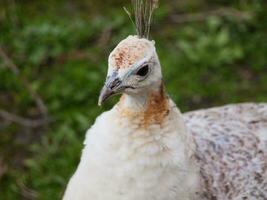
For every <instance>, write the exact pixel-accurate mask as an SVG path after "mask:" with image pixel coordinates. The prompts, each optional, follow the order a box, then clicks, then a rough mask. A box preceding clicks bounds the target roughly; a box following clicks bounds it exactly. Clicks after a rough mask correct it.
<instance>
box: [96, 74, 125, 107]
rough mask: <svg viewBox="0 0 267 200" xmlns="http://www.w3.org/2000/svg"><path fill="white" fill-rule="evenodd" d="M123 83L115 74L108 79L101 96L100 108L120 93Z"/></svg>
mask: <svg viewBox="0 0 267 200" xmlns="http://www.w3.org/2000/svg"><path fill="white" fill-rule="evenodd" d="M121 82H122V81H121V80H120V79H119V78H118V77H117V73H113V74H112V75H111V76H108V77H107V80H106V83H105V85H104V87H103V88H102V90H101V92H100V95H99V99H98V105H99V106H101V105H102V103H104V102H105V101H106V100H107V99H108V98H109V97H111V96H113V95H115V94H118V93H119V89H120V86H121Z"/></svg>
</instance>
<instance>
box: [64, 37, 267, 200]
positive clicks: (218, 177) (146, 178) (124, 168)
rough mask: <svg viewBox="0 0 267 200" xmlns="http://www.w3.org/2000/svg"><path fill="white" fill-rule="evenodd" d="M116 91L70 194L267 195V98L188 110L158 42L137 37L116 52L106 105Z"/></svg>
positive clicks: (128, 199)
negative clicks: (164, 71) (165, 70)
mask: <svg viewBox="0 0 267 200" xmlns="http://www.w3.org/2000/svg"><path fill="white" fill-rule="evenodd" d="M140 49H141V50H140ZM139 52H140V53H139ZM129 54H130V55H129ZM116 93H123V95H122V97H121V99H120V101H119V103H118V104H116V105H115V106H114V107H113V108H112V109H111V110H110V111H108V112H105V113H103V114H102V115H100V116H99V117H98V118H97V120H96V122H95V124H94V125H93V126H92V127H91V128H90V129H89V130H88V132H87V134H86V139H85V147H84V150H83V153H82V157H81V161H80V164H79V167H78V169H77V170H76V172H75V174H74V175H73V177H72V178H71V180H70V182H69V184H68V187H67V190H66V192H65V195H64V200H91V199H94V200H107V199H108V200H136V199H138V200H200V199H201V200H205V199H206V200H215V199H217V200H241V199H248V200H254V199H255V200H256V199H257V200H266V199H267V104H240V105H231V106H226V107H220V108H213V109H207V110H200V111H195V112H190V113H186V114H184V115H182V114H181V113H180V111H179V109H178V108H177V107H176V105H175V103H174V102H173V101H172V100H171V99H170V98H169V97H168V96H167V95H166V93H165V91H164V86H163V83H162V76H161V68H160V64H159V61H158V57H157V54H156V52H155V48H154V42H151V41H148V40H146V39H140V38H138V37H135V36H129V37H128V38H127V39H125V40H123V41H122V42H121V43H120V44H119V45H118V46H117V47H116V48H115V50H114V51H113V52H112V53H111V55H110V57H109V71H108V78H107V81H106V84H105V87H104V89H103V90H102V92H101V96H100V103H101V102H102V101H103V100H105V99H106V98H107V97H108V96H110V95H113V94H116Z"/></svg>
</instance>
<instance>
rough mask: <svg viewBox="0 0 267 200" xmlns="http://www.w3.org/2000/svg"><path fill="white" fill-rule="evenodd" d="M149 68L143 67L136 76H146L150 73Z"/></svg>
mask: <svg viewBox="0 0 267 200" xmlns="http://www.w3.org/2000/svg"><path fill="white" fill-rule="evenodd" d="M148 70H149V67H148V65H145V66H143V67H141V68H140V69H139V70H138V71H137V72H136V75H138V76H146V75H147V73H148Z"/></svg>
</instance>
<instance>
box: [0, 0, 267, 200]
mask: <svg viewBox="0 0 267 200" xmlns="http://www.w3.org/2000/svg"><path fill="white" fill-rule="evenodd" d="M123 6H127V7H128V8H130V5H129V1H122V0H120V1H96V0H90V1H86V0H83V1H80V0H79V1H78V0H77V1H69V0H67V1H63V0H57V1H53V0H47V1H29V0H20V1H18V0H17V1H16V0H2V1H0V44H1V49H0V199H3V200H9V199H47V200H51V199H60V197H61V196H62V193H63V191H64V188H65V186H66V183H67V181H68V179H69V177H70V176H71V174H72V173H73V172H74V169H75V167H76V166H77V164H78V161H79V157H80V153H81V149H82V141H83V139H84V134H85V131H86V129H87V128H89V127H90V125H91V124H92V123H93V122H94V119H95V118H96V117H97V116H98V115H99V114H100V113H101V112H103V111H104V110H106V109H108V108H110V107H111V106H112V105H113V104H114V102H115V101H116V98H115V99H113V100H111V101H110V102H109V103H108V104H107V105H105V106H104V107H102V108H99V107H98V106H97V98H98V93H99V90H100V88H101V86H102V83H103V82H104V79H105V74H106V70H107V56H108V54H109V52H110V51H111V50H112V48H114V46H115V45H116V44H117V43H118V42H119V41H120V40H121V39H123V38H125V37H126V36H127V35H129V34H134V29H133V26H132V24H131V22H130V21H129V19H128V16H127V15H126V14H125V13H124V11H123V9H122V7H123ZM266 7H267V4H266V1H264V0H262V1H260V0H240V1H238V0H236V1H232V0H215V1H214V0H200V1H199V0H187V1H184V0H179V1H171V0H166V1H161V2H160V8H159V9H158V10H157V11H156V16H155V21H156V23H155V24H154V25H153V27H152V38H153V39H154V40H155V41H156V46H157V49H158V53H159V57H160V60H161V63H162V67H163V73H164V77H165V83H166V86H167V90H168V92H169V93H170V95H171V97H172V98H173V99H174V100H175V101H176V103H177V104H178V105H179V107H180V108H181V110H182V111H187V110H192V109H197V108H203V107H210V106H217V105H222V104H226V103H236V102H244V101H255V102H260V101H265V102H266V101H267V8H266ZM35 93H36V94H35ZM42 101H43V104H44V106H45V107H42V106H43V104H42ZM46 110H47V111H46ZM46 112H47V114H46ZM46 116H47V117H46ZM107 167H108V166H107Z"/></svg>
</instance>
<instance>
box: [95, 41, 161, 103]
mask: <svg viewBox="0 0 267 200" xmlns="http://www.w3.org/2000/svg"><path fill="white" fill-rule="evenodd" d="M161 79H162V74H161V67H160V62H159V59H158V56H157V53H156V48H155V42H154V41H150V40H148V39H145V38H139V37H138V36H128V37H127V38H126V39H124V40H122V41H121V42H120V43H119V44H118V45H117V47H116V48H115V49H114V50H113V51H112V52H111V54H110V56H109V59H108V73H107V78H106V82H105V84H104V87H103V89H102V91H101V93H100V96H99V102H98V103H99V105H101V104H102V103H103V102H104V101H105V100H107V99H108V98H109V97H111V96H113V95H115V94H122V93H126V94H128V95H139V94H144V93H149V92H151V91H154V90H156V89H158V88H159V86H160V85H161Z"/></svg>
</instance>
